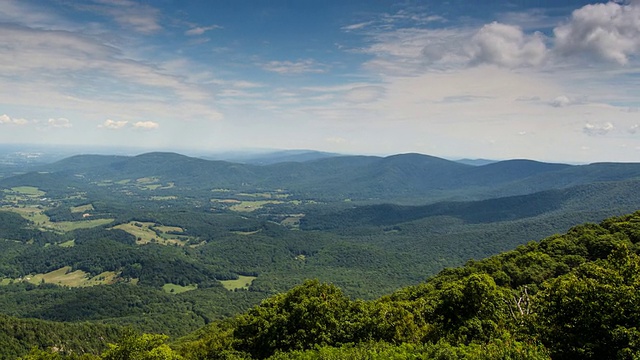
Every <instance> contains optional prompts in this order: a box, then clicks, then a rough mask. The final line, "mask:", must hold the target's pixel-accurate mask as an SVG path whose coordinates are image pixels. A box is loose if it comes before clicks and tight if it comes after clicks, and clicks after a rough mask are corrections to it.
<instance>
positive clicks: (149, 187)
mask: <svg viewBox="0 0 640 360" xmlns="http://www.w3.org/2000/svg"><path fill="white" fill-rule="evenodd" d="M160 187H162V185H161V184H145V185H141V186H138V188H140V189H142V190H157V189H159V188H160Z"/></svg>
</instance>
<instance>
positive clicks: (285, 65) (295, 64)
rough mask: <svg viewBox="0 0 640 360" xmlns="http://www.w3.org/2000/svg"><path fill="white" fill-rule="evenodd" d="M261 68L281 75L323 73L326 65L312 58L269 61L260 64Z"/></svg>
mask: <svg viewBox="0 0 640 360" xmlns="http://www.w3.org/2000/svg"><path fill="white" fill-rule="evenodd" d="M262 68H263V69H265V70H267V71H271V72H275V73H278V74H282V75H291V74H303V73H324V72H326V71H327V69H326V66H325V65H323V64H320V63H318V62H316V61H315V60H312V59H305V60H298V61H270V62H268V63H266V64H263V65H262Z"/></svg>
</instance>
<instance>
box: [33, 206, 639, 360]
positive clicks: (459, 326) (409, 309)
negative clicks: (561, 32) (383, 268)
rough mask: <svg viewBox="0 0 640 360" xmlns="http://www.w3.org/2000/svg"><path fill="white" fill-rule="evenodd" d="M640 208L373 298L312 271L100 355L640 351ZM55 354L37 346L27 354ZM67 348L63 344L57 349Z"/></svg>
mask: <svg viewBox="0 0 640 360" xmlns="http://www.w3.org/2000/svg"><path fill="white" fill-rule="evenodd" d="M638 253H640V212H638V213H635V214H633V215H629V216H624V217H618V218H611V219H608V220H605V221H604V222H602V223H601V224H599V225H596V224H586V225H582V226H577V227H574V228H572V229H571V230H570V231H569V232H568V233H566V234H564V235H556V236H552V237H549V238H546V239H544V240H542V241H540V242H530V243H528V244H526V245H523V246H520V247H518V248H517V249H515V250H513V251H509V252H506V253H502V254H500V255H497V256H494V257H491V258H488V259H486V260H482V261H470V262H469V263H467V264H466V265H465V266H463V267H459V268H452V269H447V270H444V271H442V272H440V273H439V274H438V275H436V276H434V277H432V278H431V279H429V280H428V281H426V282H425V283H423V284H420V285H417V286H411V287H407V288H403V289H401V290H398V291H396V292H395V293H393V294H390V295H387V296H384V297H382V298H379V299H377V300H373V301H363V300H352V299H350V298H349V297H348V296H346V295H345V294H344V293H343V292H342V291H341V290H340V289H339V288H338V287H336V286H335V285H332V284H327V283H322V282H319V281H317V280H309V281H306V282H305V283H303V284H302V285H300V286H297V287H295V288H293V289H291V290H290V291H288V292H286V293H282V294H279V295H276V296H273V297H271V298H269V299H267V300H265V301H263V302H262V303H261V304H260V305H258V306H255V307H253V308H252V309H250V310H249V311H247V312H245V313H244V314H241V315H239V316H236V317H233V318H230V319H226V320H222V321H219V322H214V323H212V324H210V325H207V326H205V327H204V328H202V329H200V330H198V331H196V332H195V333H193V334H191V335H189V336H187V337H185V338H183V339H181V340H180V341H178V342H176V343H173V344H169V345H172V346H169V345H168V344H167V343H166V338H163V337H162V336H160V335H149V334H145V335H135V334H128V335H126V336H125V337H123V338H122V340H120V341H119V342H118V343H116V344H114V345H110V347H109V349H108V350H106V351H104V352H103V353H102V354H101V355H99V356H98V355H97V356H96V357H95V358H96V359H122V358H128V359H279V360H284V359H317V358H321V359H337V358H350V359H386V358H394V359H416V358H437V359H637V358H638V357H639V356H640V329H639V328H638V324H640V291H638V290H639V289H640V255H638ZM47 356H51V355H50V353H47V352H46V351H45V352H42V351H35V350H34V351H33V352H32V353H31V354H30V355H27V357H25V359H43V358H48V357H47ZM57 356H59V355H57Z"/></svg>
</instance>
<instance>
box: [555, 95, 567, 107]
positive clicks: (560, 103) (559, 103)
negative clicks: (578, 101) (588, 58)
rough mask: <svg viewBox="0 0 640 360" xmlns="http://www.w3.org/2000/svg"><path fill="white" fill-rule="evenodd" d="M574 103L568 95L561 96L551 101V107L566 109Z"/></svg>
mask: <svg viewBox="0 0 640 360" xmlns="http://www.w3.org/2000/svg"><path fill="white" fill-rule="evenodd" d="M571 103H572V101H571V99H569V98H568V97H567V96H566V95H560V96H558V97H556V98H555V99H553V100H551V102H550V105H551V106H553V107H565V106H569V105H571Z"/></svg>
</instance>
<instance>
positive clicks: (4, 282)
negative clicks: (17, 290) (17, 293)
mask: <svg viewBox="0 0 640 360" xmlns="http://www.w3.org/2000/svg"><path fill="white" fill-rule="evenodd" d="M12 281H13V279H6V278H5V279H0V286H4V285H9V284H11V282H12Z"/></svg>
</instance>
